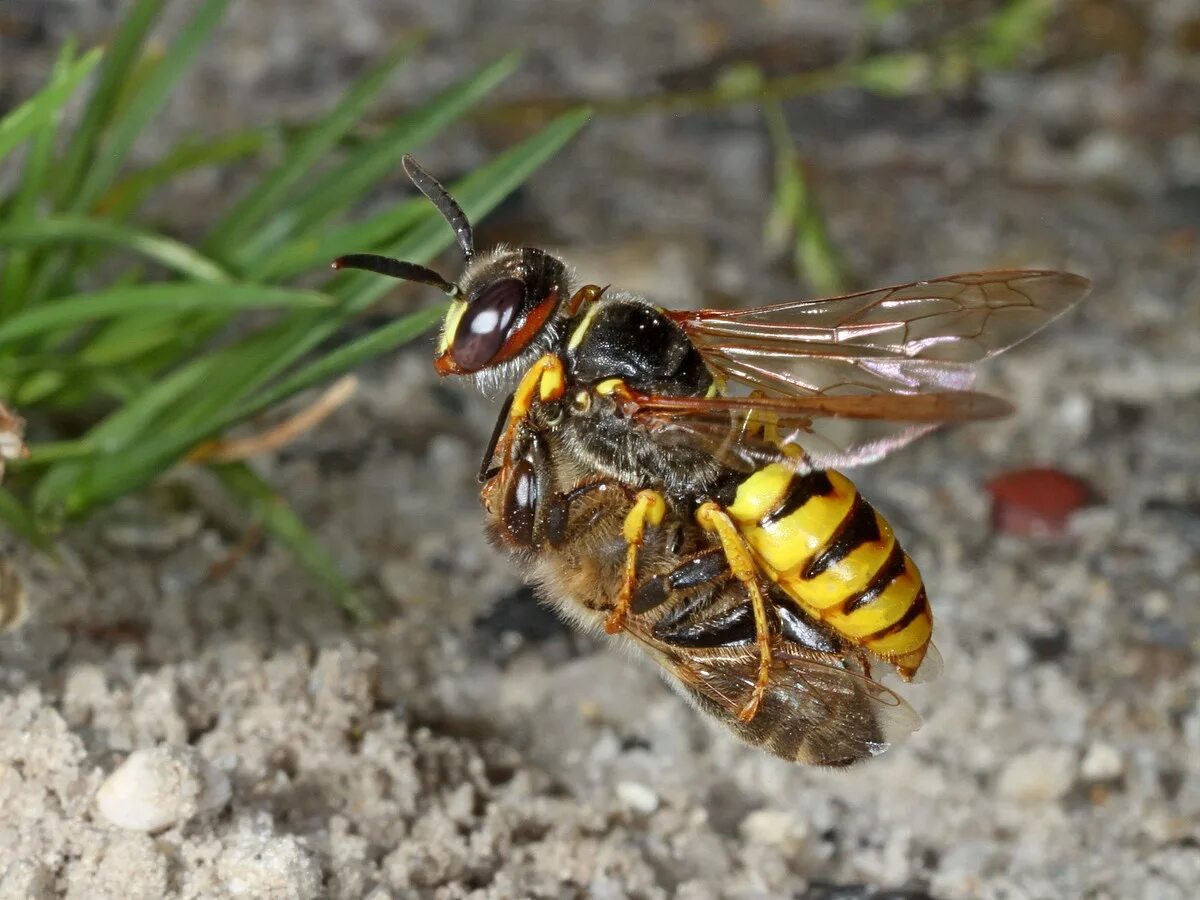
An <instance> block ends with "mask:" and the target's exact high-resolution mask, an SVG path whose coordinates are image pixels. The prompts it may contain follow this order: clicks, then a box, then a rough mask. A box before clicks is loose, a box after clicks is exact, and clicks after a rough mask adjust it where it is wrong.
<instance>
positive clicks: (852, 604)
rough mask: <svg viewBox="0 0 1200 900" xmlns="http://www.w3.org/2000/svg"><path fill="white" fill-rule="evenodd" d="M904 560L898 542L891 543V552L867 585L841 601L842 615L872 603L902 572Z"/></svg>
mask: <svg viewBox="0 0 1200 900" xmlns="http://www.w3.org/2000/svg"><path fill="white" fill-rule="evenodd" d="M904 560H905V557H904V551H903V550H902V549H901V548H900V542H899V541H896V542H895V543H894V544H892V552H891V553H889V554H888V557H887V559H885V560H884V561H883V565H882V566H880V567H879V571H878V572H876V573H875V575H874V576H873V577H872V578H871V580H870V581H868V582H867V586H866V587H865V588H863V590H862V593H861V594H856V595H854V596H853V597H847V598H846V599H845V600H844V601H843V602H842V615H844V616H848V615H850V613H852V612H854V611H855V610H856V609H861V608H862V607H864V606H868V605H870V604H871V603H874V602H875V600H876V599H878V597H879V596H880V595H881V594H882V593H883V592H884V591H886V590H887V587H888V585H889V584H891V583H892V582H893V581H895V580H896V579H897V578H899V577H900V576H901V575H902V574H903V573H904V565H905V563H904Z"/></svg>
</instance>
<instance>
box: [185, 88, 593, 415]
mask: <svg viewBox="0 0 1200 900" xmlns="http://www.w3.org/2000/svg"><path fill="white" fill-rule="evenodd" d="M588 115H589V114H588V112H587V111H586V110H585V111H580V112H575V113H568V114H567V115H565V116H562V117H560V118H559V119H556V120H555V121H553V122H551V123H550V124H549V125H547V126H546V127H545V128H544V129H542V130H541V131H539V132H538V133H537V134H535V135H534V136H533V137H531V138H529V139H527V140H525V141H523V142H522V143H520V144H518V145H517V146H515V147H513V148H511V149H509V150H507V151H505V152H504V153H503V154H501V155H500V156H498V157H497V158H496V159H495V160H493V161H492V162H491V163H490V164H488V165H486V166H483V167H481V168H479V169H477V170H476V171H474V172H472V173H471V174H470V175H468V176H467V177H466V178H464V179H462V181H460V182H458V183H457V184H455V185H454V186H453V190H454V194H455V197H456V198H457V199H458V200H459V202H460V203H461V204H462V207H463V209H464V210H465V211H466V212H467V214H468V216H470V217H471V218H472V220H473V221H479V220H481V219H482V218H483V217H484V216H486V215H487V213H489V212H490V211H491V210H492V209H493V208H494V207H495V206H496V205H498V204H499V203H500V201H502V200H503V199H504V198H505V197H507V196H508V195H509V194H510V193H512V192H513V191H514V190H516V188H517V187H519V186H520V185H521V184H522V183H523V182H524V181H525V180H526V179H528V178H529V176H530V175H531V174H532V173H533V172H534V171H535V170H536V169H537V168H538V167H540V166H541V165H542V164H544V163H545V162H546V161H547V160H549V159H550V158H551V157H552V156H554V154H555V153H557V152H558V151H559V150H560V149H561V148H562V146H563V145H564V144H565V143H566V142H567V141H568V140H570V138H571V137H572V136H573V135H574V134H575V133H576V132H577V131H578V130H579V129H580V128H582V127H583V125H584V123H586V121H587V119H588ZM453 239H454V236H453V233H452V232H451V231H450V229H449V228H447V227H446V224H445V222H443V221H442V219H441V218H440V217H439V216H437V215H436V214H435V213H434V212H433V211H432V209H430V210H429V212H428V213H427V217H426V219H425V222H424V224H423V225H421V226H419V227H417V228H415V229H413V231H412V233H411V234H409V235H406V236H405V237H404V238H402V239H401V240H400V241H398V242H397V243H395V244H393V245H391V246H388V247H385V248H383V250H384V252H386V253H390V254H394V255H397V256H400V257H402V258H405V259H416V260H425V259H429V258H430V257H432V256H433V255H434V254H436V253H437V252H439V251H440V250H442V249H444V248H445V247H446V246H448V245H449V244H450V243H451V242H452V241H453ZM360 279H361V280H360ZM333 283H334V285H338V284H343V285H347V286H355V285H356V287H350V288H349V289H344V290H341V291H338V293H337V296H338V297H339V298H340V299H342V301H343V302H341V303H339V304H338V305H337V307H336V308H335V309H332V310H328V311H323V312H314V313H300V314H298V315H296V316H295V317H294V318H293V321H292V322H291V323H284V324H282V325H281V326H280V327H279V328H278V329H276V331H275V333H274V334H271V333H267V334H264V335H261V336H255V337H254V339H253V341H254V348H253V350H252V351H246V350H239V348H238V347H236V346H234V347H231V348H227V349H228V351H229V354H230V359H229V360H228V361H227V362H226V363H225V364H223V365H222V366H221V371H220V374H219V376H218V379H217V380H215V381H213V382H209V383H206V386H205V396H203V397H197V398H196V399H195V402H194V403H190V404H188V408H187V409H186V410H184V411H182V412H180V413H178V414H173V415H172V417H171V423H169V424H168V423H164V426H163V427H164V432H165V433H167V434H169V433H170V431H171V429H172V428H178V429H180V430H183V431H189V430H191V429H193V428H200V429H202V428H203V427H204V423H208V424H207V427H208V428H210V429H211V428H215V429H216V430H219V429H221V428H224V427H227V426H228V425H229V424H230V423H231V422H232V421H236V418H233V417H232V416H231V411H232V410H235V409H236V406H237V403H238V401H239V400H240V399H241V398H242V397H244V396H248V395H249V394H250V393H251V392H252V391H254V390H256V389H257V388H258V387H260V386H261V385H263V384H265V383H266V382H267V381H268V380H269V379H271V378H274V377H276V376H277V375H279V374H281V373H282V372H283V371H284V370H285V369H286V368H288V367H290V366H291V365H292V364H294V363H295V362H296V361H297V360H298V359H300V358H301V357H302V356H303V355H304V354H305V353H307V352H309V351H310V350H312V349H313V348H314V347H315V346H317V344H319V343H320V342H321V341H323V340H325V339H326V338H328V337H330V336H331V335H332V334H333V333H334V332H335V331H336V330H337V329H338V328H339V327H340V326H341V324H342V323H343V322H345V321H347V320H348V319H350V318H351V317H353V316H354V315H356V314H358V313H360V312H362V311H363V310H365V309H366V308H367V307H369V306H370V305H371V303H373V302H374V301H375V300H377V299H378V298H379V297H381V296H382V295H383V294H384V293H386V292H387V291H388V290H390V289H391V288H392V287H393V283H391V282H390V280H389V279H386V278H379V277H378V276H374V277H373V276H370V275H363V274H362V273H354V274H351V275H349V276H348V279H347V280H345V281H343V280H342V279H340V278H338V279H335V280H334V282H333ZM260 338H261V343H260ZM209 433H215V431H210V432H209Z"/></svg>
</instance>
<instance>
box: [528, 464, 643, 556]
mask: <svg viewBox="0 0 1200 900" xmlns="http://www.w3.org/2000/svg"><path fill="white" fill-rule="evenodd" d="M607 490H628V489H627V488H626V487H625V486H624V485H622V484H620V483H619V482H615V481H605V480H604V479H600V478H597V479H595V480H593V481H584V482H582V483H580V484H577V485H575V487H573V488H571V489H570V490H569V491H560V492H559V493H557V494H555V495H554V496H553V497H551V498H550V500H549V502H548V504H547V510H546V525H545V531H544V533H545V537H546V540H547V541H549V543H550V546H551V547H558V546H560V545H561V544H562V542H563V541H564V540H565V539H566V537H567V529H568V527H569V526H570V524H571V505H572V504H573V503H574V502H575V501H576V500H578V499H579V498H580V497H583V496H586V495H587V494H590V493H591V492H592V491H607Z"/></svg>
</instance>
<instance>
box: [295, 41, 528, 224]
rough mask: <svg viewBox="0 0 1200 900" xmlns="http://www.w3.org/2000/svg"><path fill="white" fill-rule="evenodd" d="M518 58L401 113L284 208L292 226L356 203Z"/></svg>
mask: <svg viewBox="0 0 1200 900" xmlns="http://www.w3.org/2000/svg"><path fill="white" fill-rule="evenodd" d="M519 60H520V55H519V54H515V53H512V54H509V55H507V56H505V57H503V58H501V59H499V60H497V61H496V62H494V63H492V64H491V65H489V66H485V67H484V68H482V69H480V70H479V71H478V72H476V73H474V74H473V75H471V76H470V77H468V78H464V79H463V80H462V81H460V82H458V83H457V84H455V85H453V86H451V87H449V88H447V89H446V90H444V91H442V92H441V93H439V94H438V95H437V96H436V97H434V98H432V99H431V100H429V101H428V102H427V103H424V104H422V105H421V106H420V107H419V108H417V109H415V110H413V111H412V112H410V113H407V114H406V115H404V116H401V117H400V118H399V119H398V120H397V121H396V122H395V123H393V124H392V125H391V127H389V128H388V129H387V131H385V132H384V133H383V134H382V135H380V136H379V137H378V138H375V139H374V140H371V141H368V142H366V143H365V144H363V145H362V146H360V147H358V148H357V149H356V150H355V151H354V152H352V153H351V154H350V155H349V156H348V157H347V158H346V160H345V161H344V162H343V163H342V164H341V165H339V166H336V167H335V168H334V169H332V170H331V171H329V172H327V173H325V174H324V175H322V176H321V177H320V178H318V179H317V180H316V181H315V182H314V183H313V185H312V186H311V187H309V188H307V189H306V190H305V191H304V192H303V193H302V194H301V195H300V196H299V197H298V198H297V201H296V203H295V205H294V206H293V207H292V208H291V209H289V210H288V212H287V213H286V215H287V216H288V217H289V219H291V221H292V223H294V224H293V226H292V228H293V230H294V231H295V232H297V233H303V232H304V231H305V230H306V229H309V228H311V227H312V226H313V225H314V224H316V223H319V222H322V221H324V220H325V219H326V218H327V217H328V216H330V215H331V214H333V213H335V212H337V211H339V210H342V209H346V208H347V207H349V206H350V205H351V204H353V203H355V202H357V201H358V199H359V198H360V197H361V196H362V195H363V194H364V193H366V192H367V191H368V190H370V189H371V188H373V187H374V186H375V185H378V184H379V183H380V182H381V181H382V180H383V179H385V178H387V177H388V176H389V174H392V173H393V172H394V171H395V170H396V169H397V168H398V164H399V161H400V157H401V156H403V155H404V154H405V153H406V152H408V151H410V150H412V149H413V148H414V147H416V146H417V145H419V144H422V143H424V142H425V141H427V140H429V139H430V138H432V137H434V136H435V135H436V134H437V133H438V132H440V131H441V130H442V129H443V128H445V127H446V126H447V125H449V124H451V123H452V122H454V121H456V120H458V119H459V118H460V117H461V116H462V115H463V114H464V113H466V112H467V111H468V110H470V109H471V107H473V106H474V105H475V104H477V103H478V102H479V101H481V100H482V99H483V98H484V97H486V96H487V95H488V94H489V93H490V92H491V91H492V90H494V89H495V88H496V86H497V85H499V84H500V82H502V81H503V80H504V79H506V78H507V77H508V76H509V75H511V74H512V72H513V70H514V69H515V68H516V67H517V63H518V62H519Z"/></svg>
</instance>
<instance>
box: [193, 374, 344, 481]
mask: <svg viewBox="0 0 1200 900" xmlns="http://www.w3.org/2000/svg"><path fill="white" fill-rule="evenodd" d="M357 390H358V378H356V377H355V376H354V375H346V376H344V377H342V378H339V379H338V380H337V381H335V382H334V383H333V384H331V385H330V386H329V387H328V388H327V389H326V390H325V391H324V392H323V393H322V394H321V396H319V397H318V398H317V399H316V400H314V401H313V402H312V403H310V404H309V405H308V406H306V407H305V408H304V409H302V410H300V412H298V413H296V414H295V415H294V416H291V417H290V418H288V419H285V420H284V421H282V422H280V423H279V424H278V425H276V426H275V427H274V428H271V429H270V430H268V431H265V432H263V433H262V434H257V435H253V436H251V437H245V438H229V439H218V440H214V441H207V442H205V443H203V444H201V445H200V446H199V447H197V448H196V449H195V450H193V451H192V452H191V453H189V454H188V456H187V460H188V462H216V463H227V462H240V461H241V460H245V459H250V458H251V457H254V456H259V455H261V454H263V453H269V452H271V451H272V450H278V449H279V448H280V447H284V446H286V445H287V444H290V443H291V442H292V441H294V440H295V439H296V438H298V437H299V436H300V435H301V434H303V433H304V432H306V431H309V430H311V429H313V428H315V427H317V425H319V424H321V422H323V421H324V420H325V419H326V418H328V417H329V416H330V415H331V414H332V413H333V412H334V410H336V409H337V408H338V407H340V406H342V405H343V404H344V403H345V402H346V401H347V400H349V399H350V398H351V397H352V396H354V392H355V391H357Z"/></svg>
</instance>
